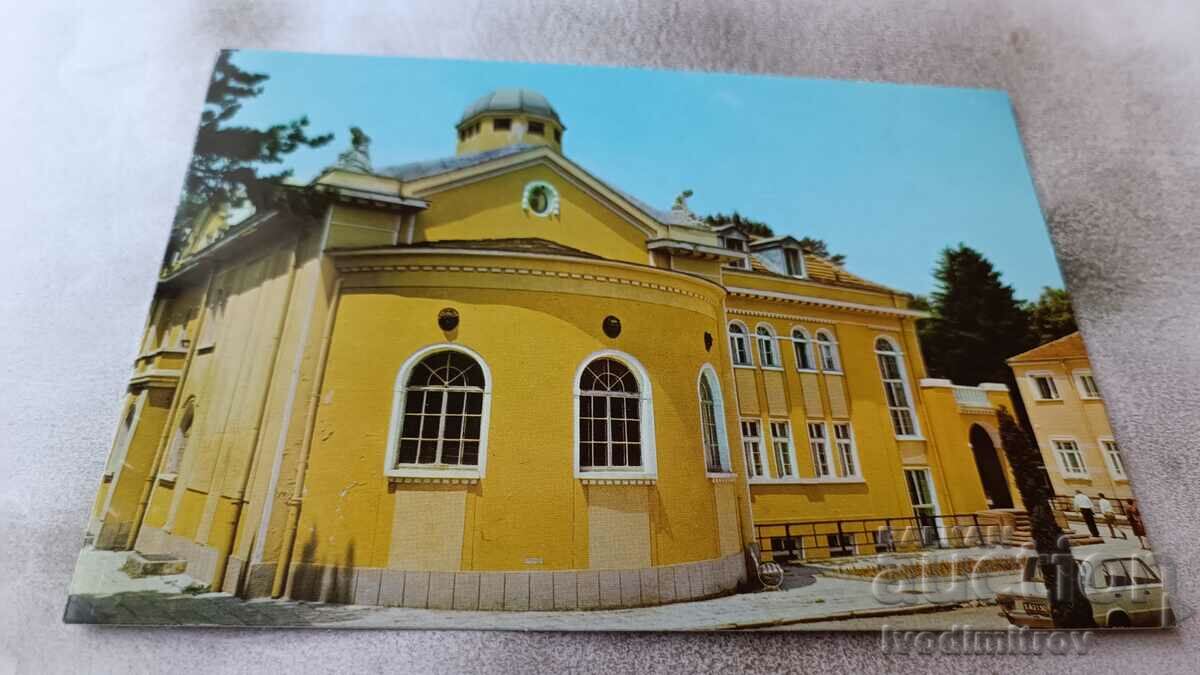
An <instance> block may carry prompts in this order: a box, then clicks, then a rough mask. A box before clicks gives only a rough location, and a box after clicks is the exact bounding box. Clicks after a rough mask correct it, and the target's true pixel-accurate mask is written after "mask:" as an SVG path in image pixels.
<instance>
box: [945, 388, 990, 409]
mask: <svg viewBox="0 0 1200 675" xmlns="http://www.w3.org/2000/svg"><path fill="white" fill-rule="evenodd" d="M954 400H955V401H956V402H957V403H958V408H959V410H964V409H973V410H992V409H993V408H995V406H993V405H992V402H991V400H989V399H988V395H987V390H985V389H980V388H979V387H955V388H954Z"/></svg>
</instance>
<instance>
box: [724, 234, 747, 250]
mask: <svg viewBox="0 0 1200 675" xmlns="http://www.w3.org/2000/svg"><path fill="white" fill-rule="evenodd" d="M721 245H722V246H724V247H725V248H727V249H729V250H730V251H739V252H742V253H745V252H746V242H744V241H742V240H741V239H738V238H736V237H721Z"/></svg>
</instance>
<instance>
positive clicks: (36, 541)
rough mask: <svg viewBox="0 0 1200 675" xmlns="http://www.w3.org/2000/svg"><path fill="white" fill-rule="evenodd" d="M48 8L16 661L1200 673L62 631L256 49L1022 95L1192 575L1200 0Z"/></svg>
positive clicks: (22, 45) (26, 11)
mask: <svg viewBox="0 0 1200 675" xmlns="http://www.w3.org/2000/svg"><path fill="white" fill-rule="evenodd" d="M6 4H8V3H6ZM38 4H39V3H32V2H29V3H22V4H21V5H19V6H16V5H15V4H14V5H13V6H9V7H7V8H6V9H5V10H4V20H3V34H4V39H2V40H0V50H3V51H2V54H3V57H4V62H5V64H6V67H5V68H4V69H3V70H0V91H2V92H3V94H4V97H3V100H4V104H3V105H0V138H2V139H3V143H2V145H0V147H2V148H3V149H4V154H5V156H6V161H5V168H4V169H0V171H2V172H3V176H2V180H0V196H2V197H3V205H4V215H3V217H0V280H2V284H3V285H2V287H3V288H4V289H5V290H4V292H3V293H2V294H0V326H3V330H0V385H2V386H0V411H2V412H0V460H2V462H3V463H2V465H3V467H4V468H3V470H0V542H3V548H2V549H0V562H2V563H3V574H2V576H0V669H3V670H9V669H10V668H15V669H19V670H21V671H33V670H46V669H50V670H55V671H57V670H62V669H65V668H68V667H74V668H76V669H85V670H99V671H135V672H141V671H147V670H163V669H167V668H171V669H177V670H196V669H201V668H204V669H220V670H232V671H248V670H266V669H269V670H273V671H282V670H288V671H309V670H326V669H329V668H337V669H341V670H367V669H369V670H376V669H381V668H388V669H390V670H406V671H407V670H422V671H451V670H467V669H470V670H485V671H513V670H534V669H554V670H562V669H567V668H572V669H581V670H584V669H586V670H606V671H626V670H633V669H637V670H640V671H649V670H662V671H689V670H713V669H721V670H733V669H747V670H749V669H754V670H763V669H770V670H776V669H778V670H783V669H789V670H790V669H813V670H818V669H820V670H824V669H829V668H832V669H837V670H866V669H877V668H882V667H890V668H900V667H903V668H912V669H918V670H925V669H932V668H955V669H961V670H976V669H978V670H985V669H986V670H996V669H1001V668H1004V669H1011V670H1012V671H1014V672H1033V671H1036V670H1042V669H1044V668H1047V667H1055V668H1061V667H1066V666H1068V665H1069V666H1071V667H1074V668H1079V669H1085V668H1086V669H1087V670H1088V671H1090V672H1102V671H1113V670H1123V671H1126V672H1131V671H1133V672H1136V671H1145V670H1148V669H1151V668H1154V669H1171V670H1178V671H1181V672H1183V671H1186V672H1195V664H1196V658H1197V656H1200V647H1198V646H1197V642H1196V641H1195V637H1196V636H1197V634H1200V620H1193V621H1191V622H1189V623H1187V624H1185V626H1184V627H1183V628H1182V629H1181V630H1180V631H1178V632H1177V633H1175V634H1173V635H1160V634H1126V635H1120V636H1104V637H1103V638H1101V639H1098V640H1097V641H1096V643H1095V647H1094V649H1093V652H1092V654H1090V655H1088V656H1086V657H1081V658H1077V660H1073V661H1072V662H1071V663H1070V664H1067V663H1065V662H1063V661H1061V660H1057V662H1056V663H1052V662H1051V661H1052V660H1055V659H1054V658H1053V657H1041V658H1008V659H1003V660H1002V661H1003V663H1002V662H1001V660H996V659H969V658H966V657H954V656H946V657H937V658H917V659H916V660H915V661H912V660H907V659H905V660H906V661H908V662H905V663H902V662H899V661H897V660H895V658H894V657H884V656H881V655H880V654H879V649H878V643H879V639H878V636H876V635H873V634H867V635H844V634H818V635H769V634H757V635H602V634H595V635H557V634H501V633H429V632H424V633H423V632H409V633H391V632H362V633H349V632H333V631H290V632H278V631H250V630H247V631H227V630H223V631H217V630H122V629H115V630H114V629H97V628H92V627H81V626H64V625H62V624H61V623H59V617H60V616H61V613H62V608H63V601H64V597H65V592H66V587H67V580H68V577H69V576H70V573H71V568H72V563H73V558H74V555H75V551H76V549H77V546H78V544H79V541H80V537H81V532H82V528H83V526H84V524H85V520H86V516H87V513H88V508H89V506H90V503H91V498H92V493H93V490H94V489H95V483H96V481H95V477H96V476H98V475H99V473H100V471H101V466H102V464H103V461H104V452H103V449H105V448H107V446H108V444H109V441H110V438H111V435H112V427H113V424H114V420H115V415H116V411H115V408H116V404H117V397H118V395H119V394H120V392H121V390H122V387H123V386H124V382H125V379H126V377H127V375H128V366H129V363H130V361H131V359H132V357H133V353H134V347H135V341H136V339H137V337H138V331H139V326H140V325H141V321H142V320H143V317H144V313H145V309H146V307H147V303H148V302H149V299H150V297H151V293H152V288H153V282H154V274H155V266H156V262H157V260H158V259H159V255H160V253H161V251H162V250H163V246H164V244H165V241H166V234H167V228H166V224H167V223H168V222H169V220H170V217H171V213H172V209H173V207H174V199H175V195H176V194H177V190H178V188H179V184H180V180H181V177H182V174H183V171H184V167H185V165H186V162H187V157H188V154H189V152H190V146H191V142H192V134H193V132H194V129H195V124H196V116H197V110H198V104H199V102H200V100H201V97H202V95H203V91H204V86H205V83H206V77H207V75H208V72H209V68H210V66H211V60H212V58H213V57H214V52H215V50H216V49H218V48H220V47H239V46H240V47H259V48H272V49H291V50H308V51H340V52H369V53H375V54H397V55H412V56H429V57H456V58H492V59H508V60H531V61H551V62H560V63H592V64H612V65H645V66H656V67H667V68H688V69H719V70H728V71H738V72H745V73H778V74H792V75H806V76H820V77H837V78H850V79H868V80H886V81H894V82H916V83H936V84H947V85H961V86H985V87H997V88H1002V89H1007V90H1008V91H1009V92H1010V93H1011V95H1012V98H1013V102H1014V105H1015V107H1016V110H1017V115H1018V118H1019V120H1020V123H1021V128H1022V133H1023V136H1024V139H1025V144H1026V146H1027V148H1028V152H1029V155H1030V158H1031V161H1032V165H1033V169H1034V175H1035V178H1036V179H1037V185H1038V190H1039V193H1040V197H1041V199H1042V205H1043V208H1044V209H1045V210H1046V211H1047V212H1053V213H1055V214H1056V217H1055V218H1054V223H1053V225H1052V235H1053V238H1054V241H1055V243H1056V245H1057V247H1058V254H1059V258H1060V260H1061V262H1062V266H1063V269H1064V273H1065V276H1066V278H1067V282H1068V285H1069V286H1070V288H1071V290H1072V291H1073V292H1074V294H1075V298H1076V302H1077V303H1078V305H1077V307H1078V313H1079V315H1080V319H1081V323H1082V325H1083V329H1084V334H1085V336H1086V338H1087V340H1088V343H1089V346H1090V348H1091V351H1092V354H1093V356H1094V361H1095V366H1096V368H1095V370H1096V371H1097V374H1098V377H1099V379H1100V381H1101V385H1102V386H1103V387H1104V389H1105V394H1106V398H1107V400H1108V404H1109V406H1110V410H1111V411H1112V413H1113V416H1114V417H1115V423H1116V427H1117V432H1118V434H1117V435H1118V438H1119V440H1120V441H1121V443H1122V446H1123V447H1124V448H1125V449H1126V452H1127V455H1128V458H1129V459H1128V462H1129V465H1130V468H1131V473H1132V474H1133V478H1134V484H1135V486H1136V489H1137V491H1138V494H1139V496H1140V497H1142V499H1143V504H1144V509H1143V511H1144V513H1145V514H1146V517H1147V520H1148V524H1149V529H1150V534H1151V535H1152V536H1153V537H1154V538H1155V539H1156V541H1157V543H1158V548H1159V549H1160V550H1161V551H1163V552H1164V553H1167V554H1169V555H1170V556H1171V557H1172V558H1173V559H1175V560H1178V561H1188V560H1196V559H1200V557H1198V556H1197V553H1198V552H1200V544H1198V542H1197V534H1200V527H1198V522H1200V521H1198V520H1197V518H1196V516H1197V515H1198V514H1197V507H1196V503H1197V498H1198V496H1200V494H1198V493H1200V489H1198V486H1200V463H1198V462H1197V459H1198V458H1200V450H1198V449H1200V444H1198V443H1197V440H1196V439H1197V438H1200V415H1197V412H1196V408H1197V405H1198V404H1200V342H1198V341H1197V339H1196V336H1197V335H1198V334H1200V228H1198V227H1197V222H1196V213H1197V211H1198V209H1197V207H1198V206H1200V203H1198V202H1200V105H1198V104H1200V96H1198V94H1200V49H1198V48H1197V47H1196V44H1195V41H1196V39H1197V35H1200V3H1196V2H1195V1H1194V0H1190V1H1189V0H1184V1H1182V2H1176V3H1168V2H1155V3H1151V2H1139V3H1124V2H1115V1H1114V2H1098V1H1096V0H1089V1H1067V0H1058V1H1056V2H1045V0H1009V1H1008V2H998V1H997V0H974V1H960V2H922V3H898V2H884V3H872V2H863V1H861V0H860V1H855V2H846V1H840V2H787V3H784V2H778V3H772V2H746V3H739V4H737V6H736V7H735V6H734V3H730V2H727V1H726V0H705V1H704V2H695V3H691V2H688V3H685V2H677V3H667V2H662V3H657V2H649V1H647V2H605V1H593V2H591V3H589V5H588V6H586V7H585V6H583V5H582V4H580V5H578V6H571V7H564V6H552V5H549V4H540V3H530V2H519V3H517V2H513V3H510V2H501V1H498V0H490V1H488V2H475V3H459V2H450V1H447V0H441V1H436V2H408V3H392V4H395V5H397V6H395V7H392V8H378V7H374V6H373V4H374V3H370V4H369V3H365V2H363V3H358V2H351V1H349V0H336V1H333V2H325V3H320V2H297V3H294V6H290V7H289V6H285V5H284V4H282V3H272V2H224V3H211V4H210V3H204V4H206V5H209V6H207V7H201V6H200V5H201V3H195V6H187V5H185V4H184V3H154V4H150V3H147V4H145V5H143V6H137V5H130V4H125V3H119V2H114V3H86V4H85V3H61V5H60V6H59V7H57V8H52V7H48V8H42V7H39V6H38ZM401 5H402V6H401ZM363 93H364V95H365V96H369V95H370V92H363ZM683 103H686V102H683ZM969 226H970V224H969V223H964V227H969ZM1185 564H1186V563H1184V564H1181V567H1182V566H1185ZM1181 576H1184V577H1186V576H1189V574H1188V570H1182V574H1181ZM1180 582H1181V587H1180V589H1179V592H1180V593H1181V594H1182V595H1183V597H1184V599H1185V600H1188V601H1190V603H1191V604H1196V603H1197V602H1198V601H1200V597H1198V596H1197V592H1196V590H1195V589H1196V586H1197V584H1196V583H1195V582H1194V581H1193V580H1190V579H1187V578H1184V579H1181V580H1180ZM888 659H892V660H890V661H889V660H888Z"/></svg>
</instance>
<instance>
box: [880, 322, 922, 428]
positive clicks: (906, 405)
mask: <svg viewBox="0 0 1200 675" xmlns="http://www.w3.org/2000/svg"><path fill="white" fill-rule="evenodd" d="M875 357H876V360H878V361H879V376H880V378H881V379H882V380H883V393H884V396H885V398H886V399H887V406H888V413H889V415H890V416H891V418H892V429H893V430H894V431H895V432H896V436H898V437H902V438H903V437H910V436H916V435H917V422H916V416H915V415H914V413H913V408H912V403H911V401H912V399H911V398H910V397H909V394H908V382H907V378H906V376H905V372H904V363H903V362H902V361H901V358H900V357H901V354H900V351H899V350H898V349H896V345H894V344H892V342H891V341H890V340H888V339H886V338H879V339H877V340H875Z"/></svg>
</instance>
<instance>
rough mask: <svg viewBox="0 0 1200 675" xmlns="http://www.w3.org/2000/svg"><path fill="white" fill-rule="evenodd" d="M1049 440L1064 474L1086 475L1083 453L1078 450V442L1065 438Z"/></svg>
mask: <svg viewBox="0 0 1200 675" xmlns="http://www.w3.org/2000/svg"><path fill="white" fill-rule="evenodd" d="M1051 442H1052V443H1053V445H1054V453H1055V454H1056V455H1057V456H1058V463H1059V464H1060V465H1061V466H1062V470H1063V473H1064V474H1067V475H1068V476H1086V475H1088V470H1087V464H1086V463H1085V462H1084V461H1083V453H1082V452H1080V451H1079V444H1078V443H1076V442H1075V441H1074V440H1066V439H1055V440H1053V441H1051Z"/></svg>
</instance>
